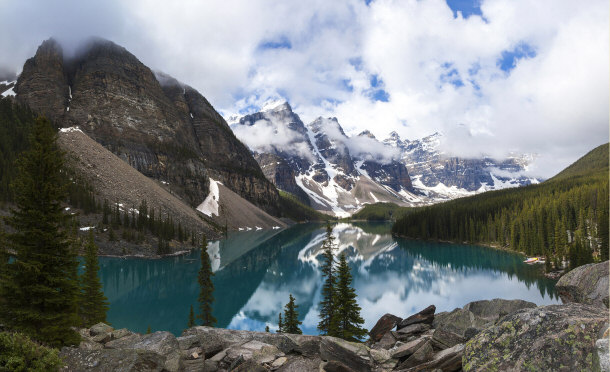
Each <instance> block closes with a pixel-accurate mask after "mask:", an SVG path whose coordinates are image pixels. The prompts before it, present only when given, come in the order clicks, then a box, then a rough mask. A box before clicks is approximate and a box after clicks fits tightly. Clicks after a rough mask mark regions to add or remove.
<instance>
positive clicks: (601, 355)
mask: <svg viewBox="0 0 610 372" xmlns="http://www.w3.org/2000/svg"><path fill="white" fill-rule="evenodd" d="M609 341H610V340H608V338H607V337H606V338H600V339H599V340H597V341H596V342H595V348H596V349H597V350H596V351H597V358H598V359H599V369H600V371H602V372H610V348H608V343H609Z"/></svg>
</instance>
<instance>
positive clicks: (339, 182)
mask: <svg viewBox="0 0 610 372" xmlns="http://www.w3.org/2000/svg"><path fill="white" fill-rule="evenodd" d="M231 128H232V129H233V131H234V132H235V134H236V136H237V137H238V138H239V139H240V140H241V141H243V142H244V143H245V144H246V145H248V147H249V148H250V149H251V150H252V152H253V153H254V157H255V159H256V160H257V161H258V163H259V165H260V166H261V168H262V170H263V172H264V174H265V176H266V177H267V178H268V179H269V180H271V182H273V183H274V184H275V185H276V187H277V188H279V189H281V190H284V191H287V192H290V193H292V194H294V195H296V196H297V197H299V198H300V199H301V200H302V201H303V202H305V203H308V204H309V205H311V206H312V207H314V208H315V209H318V210H321V211H326V212H329V213H332V214H334V215H336V216H346V215H349V214H352V213H353V212H355V211H357V210H358V209H360V208H361V207H362V206H363V205H364V204H367V203H376V202H380V201H385V202H393V203H397V204H399V205H406V206H415V205H422V204H431V203H435V202H438V201H443V200H448V199H453V198H457V197H462V196H467V195H472V194H475V193H479V192H484V191H488V190H494V189H501V188H507V187H516V186H523V185H527V184H531V183H537V182H539V181H538V180H537V179H535V178H530V177H526V176H522V175H520V174H521V173H522V172H523V171H524V170H526V167H527V164H528V163H529V162H530V161H531V160H532V158H531V157H528V156H513V157H509V158H507V159H504V160H494V159H492V158H489V157H483V158H480V159H466V158H459V157H451V156H447V155H446V154H444V153H443V152H442V151H441V150H440V143H441V140H442V139H443V136H442V134H440V133H435V134H433V135H430V136H428V137H424V138H422V139H419V140H413V141H409V140H406V139H405V140H403V139H401V138H400V136H399V135H398V134H397V133H396V132H392V133H390V136H389V137H388V138H387V139H385V140H383V141H379V140H377V138H375V136H374V135H373V134H372V133H371V132H370V131H364V132H362V133H360V134H359V135H357V136H351V137H349V136H347V135H346V134H345V132H344V131H343V128H342V127H341V125H340V124H339V121H338V120H337V119H336V118H322V117H319V118H317V119H315V120H314V121H313V122H311V123H309V124H307V125H305V124H304V123H303V121H302V120H301V119H300V118H299V116H298V115H297V114H296V113H294V112H293V111H292V108H291V107H290V105H289V104H288V103H287V102H285V101H284V102H279V101H273V102H270V103H267V104H265V105H264V107H263V108H262V110H261V111H260V112H257V113H254V114H250V115H245V116H242V117H239V118H235V119H234V121H233V124H231Z"/></svg>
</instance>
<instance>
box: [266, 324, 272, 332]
mask: <svg viewBox="0 0 610 372" xmlns="http://www.w3.org/2000/svg"><path fill="white" fill-rule="evenodd" d="M265 332H267V333H269V332H271V331H270V330H269V326H268V325H267V326H265Z"/></svg>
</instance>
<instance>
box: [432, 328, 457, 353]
mask: <svg viewBox="0 0 610 372" xmlns="http://www.w3.org/2000/svg"><path fill="white" fill-rule="evenodd" d="M464 342H465V339H464V337H462V336H460V335H458V334H456V333H453V332H451V331H449V330H446V329H444V328H439V329H436V330H434V333H433V334H432V346H434V347H435V348H436V349H439V350H444V349H449V348H451V347H453V346H455V345H458V344H462V343H464Z"/></svg>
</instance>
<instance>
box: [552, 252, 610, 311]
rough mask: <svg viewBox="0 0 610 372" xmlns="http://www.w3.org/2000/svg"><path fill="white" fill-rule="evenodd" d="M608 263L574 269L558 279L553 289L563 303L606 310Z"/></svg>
mask: <svg viewBox="0 0 610 372" xmlns="http://www.w3.org/2000/svg"><path fill="white" fill-rule="evenodd" d="M609 284H610V283H609V281H608V261H606V262H602V263H598V264H588V265H583V266H580V267H577V268H575V269H574V270H572V271H570V272H569V273H567V274H565V275H564V276H562V277H561V279H559V281H558V282H557V285H556V286H555V289H556V290H557V292H558V293H559V297H561V301H563V303H570V302H577V303H581V304H589V305H594V306H600V307H604V308H608V286H609Z"/></svg>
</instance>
